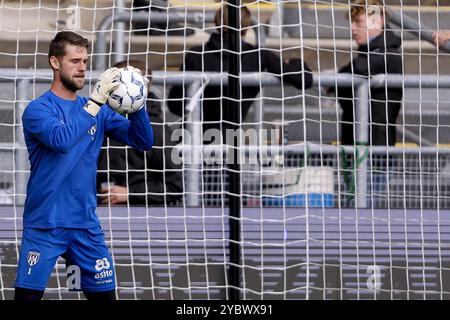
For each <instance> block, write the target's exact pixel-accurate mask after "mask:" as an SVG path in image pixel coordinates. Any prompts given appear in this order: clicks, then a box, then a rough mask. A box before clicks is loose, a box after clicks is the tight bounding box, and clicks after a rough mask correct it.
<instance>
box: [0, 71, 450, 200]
mask: <svg viewBox="0 0 450 320" xmlns="http://www.w3.org/2000/svg"><path fill="white" fill-rule="evenodd" d="M99 75H100V72H97V71H94V72H92V73H89V74H88V75H87V80H91V81H95V80H96V79H97V77H98V76H99ZM51 79H52V72H51V71H50V70H26V69H0V82H15V83H16V92H17V107H16V108H17V110H18V111H19V112H16V113H15V115H16V118H15V121H16V124H17V126H16V141H15V144H14V149H15V151H16V154H15V157H14V159H15V170H16V172H15V174H16V175H17V176H16V177H15V179H16V184H15V193H16V194H17V195H19V196H22V195H24V190H25V188H26V187H25V182H26V179H25V178H24V177H23V173H24V172H26V171H27V170H28V169H27V163H28V162H27V153H26V151H24V150H26V148H25V144H24V140H23V132H22V126H21V116H22V111H23V109H24V107H25V105H26V103H27V101H28V97H29V90H30V89H31V88H32V86H30V85H29V84H30V82H31V83H32V82H44V83H50V82H51ZM205 81H209V85H227V82H228V74H226V73H209V72H205V73H201V72H163V71H155V72H154V73H153V84H155V85H158V84H165V85H182V84H184V85H187V86H188V87H189V88H188V90H187V92H188V93H189V94H190V96H193V95H195V94H196V92H198V90H203V88H204V86H202V84H204V82H205ZM337 83H339V85H340V86H347V87H351V86H354V87H356V93H357V97H356V100H357V101H356V104H357V107H356V108H355V109H356V110H355V112H356V114H355V137H356V141H358V143H359V144H360V145H358V146H354V147H345V148H346V149H349V150H351V151H352V152H355V153H359V154H364V152H365V151H366V150H367V148H368V147H367V145H368V142H369V141H368V137H369V124H368V118H369V88H379V87H384V86H387V87H403V88H450V76H434V75H405V76H402V75H391V74H387V75H377V76H374V77H372V78H370V79H365V78H363V77H357V76H352V75H350V74H326V75H315V76H314V81H313V85H314V86H335V85H336V84H337ZM241 85H242V86H250V85H263V86H279V85H280V80H279V79H278V78H276V77H274V76H272V75H270V74H267V73H243V74H242V75H241ZM193 110H194V112H193V113H192V114H191V115H189V117H188V118H187V119H188V120H187V121H186V123H187V124H188V128H189V130H190V131H191V136H192V137H193V139H192V141H193V142H194V143H193V144H192V145H191V146H189V149H190V150H191V151H190V152H197V153H198V154H197V155H196V157H197V158H199V159H200V158H201V152H202V151H201V150H202V148H203V146H202V145H201V141H202V138H201V136H199V135H201V134H202V132H201V130H200V129H199V128H200V125H201V122H200V119H201V116H200V115H201V106H200V105H199V106H198V107H197V108H194V109H193ZM261 112H264V109H263V108H262V110H261ZM372 148H374V147H372ZM378 148H379V147H378ZM299 150H300V151H302V150H304V148H303V147H300V148H299ZM384 150H389V148H388V149H386V148H385V149H384ZM439 150H441V149H439ZM439 150H438V149H437V148H436V152H438V151H439ZM367 165H368V163H367V160H366V161H363V162H362V163H361V164H360V166H359V167H358V168H356V169H357V170H356V190H357V197H356V206H357V207H359V208H365V207H367V192H366V190H367V174H368V173H367ZM196 166H197V167H196ZM198 166H199V165H198V164H197V165H196V164H193V165H191V166H190V168H189V169H190V170H188V174H187V180H188V183H187V185H188V187H187V190H186V191H187V192H188V194H189V195H191V196H188V203H187V204H188V205H194V206H195V205H198V204H199V199H198V197H195V196H192V195H199V194H200V189H199V188H200V185H199V183H198V178H199V176H198V175H199V172H200V170H199V167H198Z"/></svg>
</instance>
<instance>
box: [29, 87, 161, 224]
mask: <svg viewBox="0 0 450 320" xmlns="http://www.w3.org/2000/svg"><path fill="white" fill-rule="evenodd" d="M86 102H87V98H84V97H79V96H77V98H76V100H74V101H72V100H65V99H62V98H60V97H58V96H56V95H55V94H54V93H52V92H51V91H47V92H46V93H44V94H43V95H42V96H40V97H39V98H38V99H36V100H34V101H32V102H31V103H30V104H29V105H28V106H27V108H26V109H25V111H24V113H23V116H22V122H23V130H24V136H25V142H26V145H27V149H28V153H29V160H30V171H31V173H30V178H29V180H28V186H27V197H26V200H25V208H24V217H23V223H24V227H32V228H45V229H47V228H57V227H63V228H81V229H85V228H91V227H95V226H98V225H99V224H100V222H99V219H98V217H97V214H96V207H97V190H96V174H97V159H98V156H99V153H100V149H101V146H102V144H103V140H104V136H105V135H107V136H109V137H111V138H113V139H114V140H117V141H119V142H121V143H123V144H126V145H129V146H131V147H133V148H135V149H136V150H139V151H145V150H150V149H151V147H152V145H153V130H152V127H151V124H150V119H149V117H148V115H147V112H146V110H145V108H142V109H141V110H139V111H137V112H135V113H133V114H130V115H129V116H128V119H127V118H125V117H123V116H121V115H119V114H117V113H115V112H114V111H113V110H111V109H110V108H109V107H108V106H103V107H102V108H101V109H100V112H99V113H98V114H97V116H96V117H92V116H91V115H90V114H89V113H87V112H86V111H85V110H84V109H83V106H84V105H85V104H86Z"/></svg>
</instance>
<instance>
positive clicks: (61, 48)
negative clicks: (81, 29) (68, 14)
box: [48, 31, 89, 61]
mask: <svg viewBox="0 0 450 320" xmlns="http://www.w3.org/2000/svg"><path fill="white" fill-rule="evenodd" d="M67 44H71V45H75V46H79V47H83V48H86V50H87V49H89V40H88V39H86V38H83V37H82V36H80V35H79V34H76V33H75V32H72V31H60V32H58V33H57V34H56V36H55V37H54V38H53V39H52V41H51V42H50V48H49V50H48V59H49V61H50V57H52V56H55V57H57V58H59V57H62V56H64V55H65V54H66V45H67Z"/></svg>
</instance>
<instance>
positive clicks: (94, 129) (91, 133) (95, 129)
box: [88, 124, 97, 136]
mask: <svg viewBox="0 0 450 320" xmlns="http://www.w3.org/2000/svg"><path fill="white" fill-rule="evenodd" d="M96 131H97V126H96V125H95V124H94V125H93V126H92V127H91V128H90V129H89V131H88V133H89V134H90V135H91V136H93V135H94V134H95V132H96Z"/></svg>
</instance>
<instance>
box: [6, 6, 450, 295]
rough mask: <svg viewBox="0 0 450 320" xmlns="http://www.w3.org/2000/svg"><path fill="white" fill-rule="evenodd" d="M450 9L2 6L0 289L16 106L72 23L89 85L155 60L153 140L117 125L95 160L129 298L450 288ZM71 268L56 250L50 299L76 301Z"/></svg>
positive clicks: (20, 145)
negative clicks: (139, 144) (122, 137)
mask: <svg viewBox="0 0 450 320" xmlns="http://www.w3.org/2000/svg"><path fill="white" fill-rule="evenodd" d="M227 3H228V6H226V5H225V4H227ZM448 5H449V3H448V1H444V0H439V1H423V0H422V1H420V0H417V1H416V0H410V1H409V0H404V1H401V0H398V1H397V0H384V1H380V4H377V3H376V2H375V1H371V0H367V1H350V0H337V1H333V0H323V1H309V0H305V1H291V0H286V1H229V2H226V1H212V0H203V1H190V0H189V1H178V0H167V1H164V0H141V1H138V0H133V1H131V0H127V1H125V0H122V1H121V0H67V1H66V0H64V1H62V0H58V1H47V0H41V1H27V0H20V1H12V0H3V1H1V2H0V87H1V89H0V139H1V140H0V157H1V161H0V299H11V298H12V297H13V295H14V280H15V272H16V268H17V260H18V252H19V249H20V243H21V237H22V214H23V204H24V201H25V197H26V184H27V180H28V176H29V172H30V165H29V161H28V152H27V149H26V145H25V140H24V136H23V128H22V120H21V116H22V113H23V110H24V109H25V108H26V106H27V105H28V103H29V102H30V101H31V100H33V99H36V98H38V97H39V96H40V95H41V94H42V93H44V92H45V91H47V90H49V88H50V84H51V81H52V76H53V75H52V72H51V69H50V68H49V66H48V57H47V54H48V46H49V43H50V41H51V39H52V38H53V37H54V36H55V34H56V33H57V32H58V31H62V30H72V31H75V32H77V33H79V34H81V35H83V36H85V37H87V38H88V39H89V40H90V42H91V47H90V49H89V70H88V72H87V79H86V85H85V87H84V88H83V89H82V90H81V91H79V94H80V95H82V96H89V92H90V90H91V88H92V86H93V84H94V83H95V81H96V79H97V78H98V76H99V75H100V74H101V72H103V71H104V70H105V69H106V68H109V67H111V66H113V65H115V64H116V63H118V62H121V61H122V62H123V61H124V63H125V65H127V64H132V65H136V64H137V66H138V67H139V68H141V69H143V70H144V72H145V73H146V74H147V75H150V70H151V89H150V91H151V94H150V95H149V99H148V101H147V111H148V112H149V116H150V119H151V120H152V126H153V129H154V132H155V145H154V147H153V149H152V151H150V152H147V153H145V154H143V153H139V152H136V151H133V150H132V149H131V148H129V147H125V146H123V145H120V144H119V143H117V142H115V141H113V140H112V139H106V140H105V142H104V146H103V148H102V151H101V153H100V156H99V159H98V160H99V161H98V164H99V170H98V176H97V180H98V181H97V192H98V199H99V206H98V209H97V213H98V216H99V218H100V221H101V224H102V228H103V230H104V232H105V235H106V240H107V245H108V247H109V249H110V252H111V254H112V257H113V259H114V263H115V271H116V272H115V277H116V280H117V297H118V298H119V299H231V298H236V297H237V298H239V299H448V298H450V287H449V286H450V279H449V277H450V251H449V250H448V245H449V242H450V234H449V231H448V230H450V229H449V227H450V211H449V209H450V188H449V186H450V148H449V146H450V140H449V139H450V138H449V137H450V136H449V135H448V133H447V132H448V130H449V125H450V113H449V111H448V110H450V103H449V102H448V101H450V76H449V74H450V64H449V63H448V61H450V60H449V59H450V58H449V52H450V51H449V49H450V41H449V42H448V43H447V42H445V41H444V40H445V37H449V39H450V36H449V34H448V33H446V30H448V29H450V25H448V24H449V21H450V19H449V18H450V11H449V9H448V8H449V7H448ZM221 8H222V9H221ZM435 31H439V32H440V33H438V37H437V36H436V34H435V33H434V32H435ZM435 40H436V41H441V42H442V43H440V44H438V45H436V43H435V42H434V41H435ZM120 187H125V189H124V188H120ZM124 190H125V191H124ZM72 271H73V270H70V269H69V270H68V269H67V268H66V265H65V262H64V260H63V259H62V258H60V259H59V260H58V262H57V264H56V265H55V268H54V270H53V272H52V274H51V276H50V278H49V282H48V287H47V290H46V293H45V298H46V299H84V296H83V294H82V293H81V292H79V291H76V290H73V289H77V288H74V282H73V281H72V280H73V277H72Z"/></svg>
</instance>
